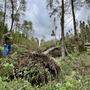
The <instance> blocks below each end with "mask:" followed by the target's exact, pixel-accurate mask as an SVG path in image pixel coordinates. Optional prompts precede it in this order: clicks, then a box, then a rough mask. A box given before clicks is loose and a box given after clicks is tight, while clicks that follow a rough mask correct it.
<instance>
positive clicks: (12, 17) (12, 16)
mask: <svg viewBox="0 0 90 90" xmlns="http://www.w3.org/2000/svg"><path fill="white" fill-rule="evenodd" d="M10 1H11V7H12V14H11V19H12V21H11V28H10V31H11V32H12V29H13V23H14V2H13V0H10Z"/></svg>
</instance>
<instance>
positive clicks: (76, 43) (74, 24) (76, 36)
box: [71, 0, 79, 52]
mask: <svg viewBox="0 0 90 90" xmlns="http://www.w3.org/2000/svg"><path fill="white" fill-rule="evenodd" d="M71 7H72V16H73V26H74V37H75V45H76V51H77V52H78V51H79V43H78V35H77V29H76V19H75V12H74V1H73V0H71Z"/></svg>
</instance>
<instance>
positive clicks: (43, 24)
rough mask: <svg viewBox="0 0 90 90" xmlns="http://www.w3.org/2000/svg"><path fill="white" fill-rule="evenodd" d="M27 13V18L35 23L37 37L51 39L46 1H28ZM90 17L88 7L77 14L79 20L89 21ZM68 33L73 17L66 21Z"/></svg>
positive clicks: (84, 7)
mask: <svg viewBox="0 0 90 90" xmlns="http://www.w3.org/2000/svg"><path fill="white" fill-rule="evenodd" d="M27 1H28V3H27V11H26V16H25V18H26V19H27V20H31V21H32V22H33V27H34V29H35V36H37V37H38V38H41V37H42V36H45V37H46V38H47V39H50V34H51V30H50V18H49V15H48V11H47V9H46V0H27ZM89 16H90V8H88V9H86V6H83V7H82V8H80V10H78V11H77V13H76V18H77V19H78V20H85V21H86V20H87V17H89ZM66 22H67V25H66V28H65V29H66V31H67V30H68V29H70V28H72V17H71V18H68V19H67V20H66ZM59 32H60V31H59V30H57V34H58V35H57V36H58V37H59V34H60V33H59Z"/></svg>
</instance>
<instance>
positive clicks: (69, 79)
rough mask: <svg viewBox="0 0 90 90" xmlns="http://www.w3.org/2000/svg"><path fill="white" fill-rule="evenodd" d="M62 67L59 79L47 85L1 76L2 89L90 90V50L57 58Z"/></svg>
mask: <svg viewBox="0 0 90 90" xmlns="http://www.w3.org/2000/svg"><path fill="white" fill-rule="evenodd" d="M55 61H56V62H57V63H58V65H59V66H60V68H61V72H60V76H59V79H58V80H54V81H50V82H49V83H48V84H46V85H42V86H31V84H30V83H29V82H28V81H26V80H22V79H14V80H13V81H10V82H7V81H6V78H7V77H4V78H3V77H0V90H90V51H89V50H88V52H84V53H82V54H76V53H73V54H70V55H69V56H68V57H66V59H65V60H61V58H56V59H55Z"/></svg>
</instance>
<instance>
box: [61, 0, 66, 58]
mask: <svg viewBox="0 0 90 90" xmlns="http://www.w3.org/2000/svg"><path fill="white" fill-rule="evenodd" d="M64 15H65V11H64V0H62V16H61V38H62V59H64V58H65V42H64V40H65V36H64Z"/></svg>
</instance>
